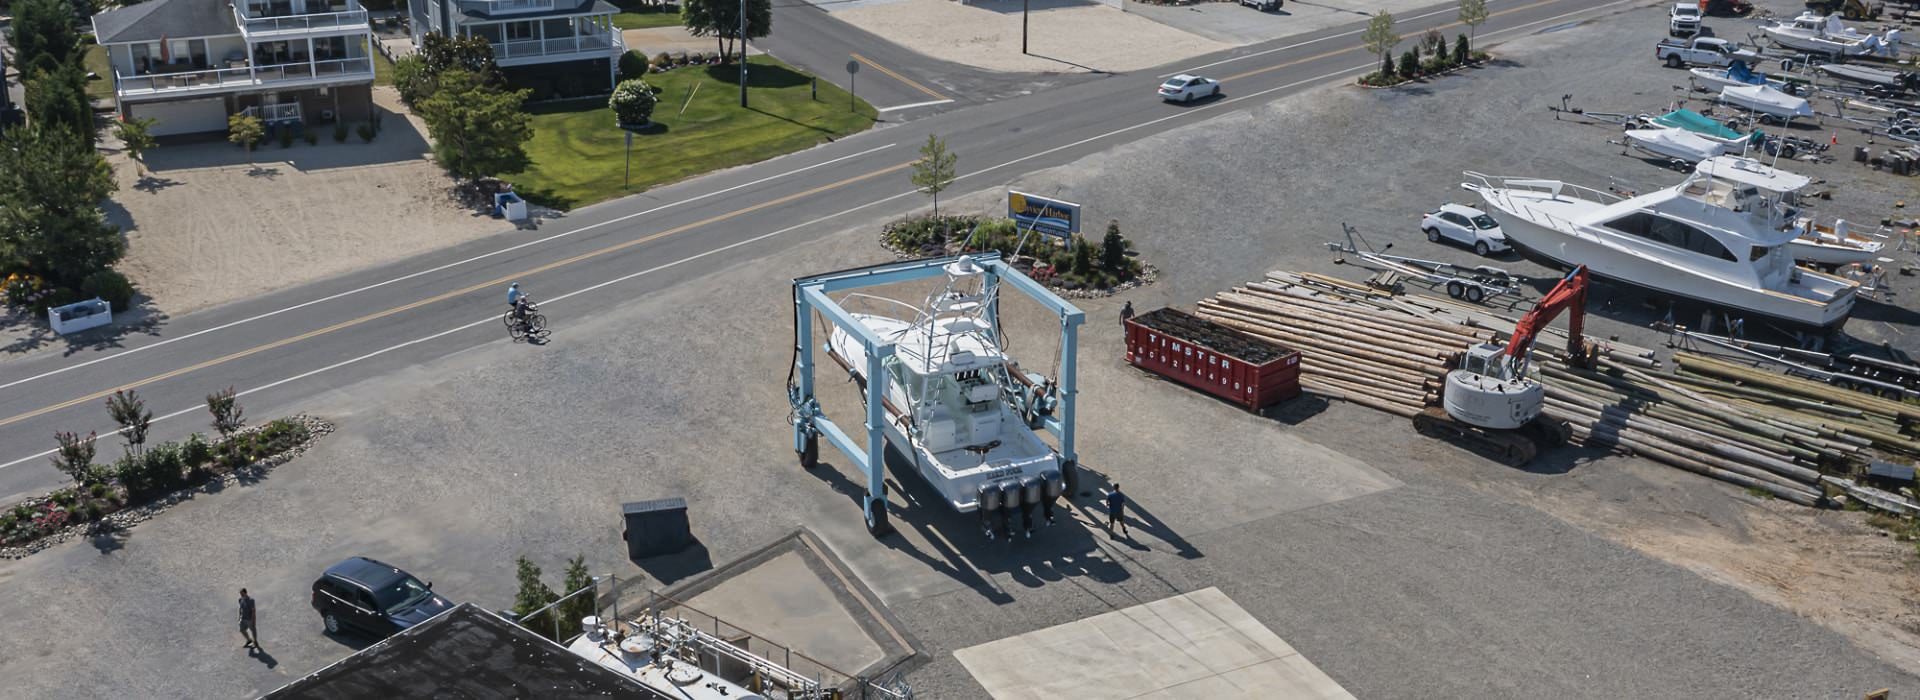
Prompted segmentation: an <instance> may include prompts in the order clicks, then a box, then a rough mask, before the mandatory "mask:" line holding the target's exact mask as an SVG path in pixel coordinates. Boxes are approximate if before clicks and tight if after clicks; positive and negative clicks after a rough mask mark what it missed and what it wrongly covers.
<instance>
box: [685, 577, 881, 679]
mask: <svg viewBox="0 0 1920 700" xmlns="http://www.w3.org/2000/svg"><path fill="white" fill-rule="evenodd" d="M687 604H688V605H691V606H693V607H694V608H697V609H699V610H701V611H702V612H706V613H708V614H710V615H714V616H717V617H719V618H720V619H723V620H731V621H736V622H738V623H739V624H744V625H748V626H750V627H751V628H752V632H753V633H754V634H756V635H760V636H764V637H766V638H767V639H770V640H773V641H775V642H778V643H780V644H785V645H788V646H791V647H793V648H794V649H796V650H798V651H800V652H801V653H803V654H806V655H807V656H809V657H812V658H813V659H815V660H817V661H820V662H822V663H825V664H827V665H828V666H832V667H833V668H835V669H846V670H849V671H855V672H857V671H858V670H859V669H864V668H866V667H868V666H870V665H872V664H874V663H878V662H879V661H880V660H881V659H884V658H886V653H885V652H884V651H882V650H881V649H880V645H878V644H875V643H873V640H872V639H868V638H867V635H866V633H865V632H864V631H862V630H861V628H860V623H859V622H858V621H856V620H854V619H853V615H851V614H849V613H848V612H847V609H846V608H845V607H843V606H841V605H840V601H839V600H838V599H837V598H836V597H835V596H834V594H833V591H832V590H831V589H829V588H828V587H827V585H826V583H825V582H823V581H821V580H820V577H819V576H816V575H814V572H813V570H812V569H810V568H808V567H807V560H806V559H805V558H803V557H802V556H801V554H800V553H799V552H787V553H785V554H781V555H778V556H775V557H774V558H772V559H769V560H767V561H766V562H765V563H762V564H760V565H759V566H756V567H754V568H753V569H751V570H748V571H744V572H741V573H739V574H737V575H734V576H733V577H731V578H728V579H727V580H726V581H723V582H721V583H720V584H719V585H716V586H714V587H713V588H710V589H708V590H707V591H706V592H703V593H701V594H699V595H697V596H694V597H693V599H692V600H689V601H687Z"/></svg>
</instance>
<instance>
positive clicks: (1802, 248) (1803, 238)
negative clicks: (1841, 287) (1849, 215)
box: [1787, 218, 1887, 268]
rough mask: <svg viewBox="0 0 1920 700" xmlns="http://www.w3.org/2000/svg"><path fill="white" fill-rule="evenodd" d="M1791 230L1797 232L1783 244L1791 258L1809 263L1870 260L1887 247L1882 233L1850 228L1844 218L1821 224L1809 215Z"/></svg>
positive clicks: (1840, 264)
mask: <svg viewBox="0 0 1920 700" xmlns="http://www.w3.org/2000/svg"><path fill="white" fill-rule="evenodd" d="M1794 231H1795V232H1796V233H1797V234H1798V235H1797V236H1796V237H1795V238H1794V239H1793V241H1792V242H1791V243H1788V244H1787V247H1788V248H1789V250H1790V251H1791V252H1792V253H1793V259H1795V260H1798V261H1800V262H1803V263H1807V264H1809V265H1820V266H1824V267H1830V268H1833V267H1844V266H1847V265H1852V264H1854V263H1860V264H1867V263H1872V262H1873V261H1875V260H1877V259H1879V257H1880V252H1881V251H1883V250H1886V248H1887V238H1886V237H1885V236H1883V235H1879V234H1877V233H1871V234H1865V235H1863V234H1861V233H1859V232H1856V231H1853V230H1852V227H1851V226H1850V225H1848V223H1847V220H1846V219H1839V220H1836V221H1834V222H1833V225H1832V226H1821V225H1819V224H1816V223H1814V222H1813V219H1811V218H1802V219H1800V220H1799V221H1798V222H1797V223H1795V225H1794Z"/></svg>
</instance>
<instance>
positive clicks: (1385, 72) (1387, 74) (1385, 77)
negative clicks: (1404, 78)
mask: <svg viewBox="0 0 1920 700" xmlns="http://www.w3.org/2000/svg"><path fill="white" fill-rule="evenodd" d="M1380 80H1381V81H1383V82H1392V81H1393V57H1392V56H1381V57H1380Z"/></svg>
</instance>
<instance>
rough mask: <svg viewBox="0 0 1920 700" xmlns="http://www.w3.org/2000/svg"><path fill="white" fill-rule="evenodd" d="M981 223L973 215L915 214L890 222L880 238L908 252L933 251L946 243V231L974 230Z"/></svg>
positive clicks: (903, 251) (947, 232) (890, 245)
mask: <svg viewBox="0 0 1920 700" xmlns="http://www.w3.org/2000/svg"><path fill="white" fill-rule="evenodd" d="M979 223H980V220H979V218H978V217H972V216H937V217H936V216H913V217H908V218H905V219H899V220H896V221H892V222H889V223H888V224H887V225H886V227H884V228H882V229H881V230H880V240H881V241H882V242H884V243H886V244H887V246H888V247H890V248H893V249H894V250H897V251H900V252H902V253H907V254H909V255H918V254H922V253H931V252H934V251H933V250H931V249H938V248H944V247H945V246H946V244H947V234H949V233H951V232H955V231H959V232H962V233H964V232H967V231H971V230H973V227H975V226H977V225H979Z"/></svg>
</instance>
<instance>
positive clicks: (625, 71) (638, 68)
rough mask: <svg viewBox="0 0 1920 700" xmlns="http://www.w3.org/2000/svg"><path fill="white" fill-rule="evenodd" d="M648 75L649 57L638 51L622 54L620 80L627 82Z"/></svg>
mask: <svg viewBox="0 0 1920 700" xmlns="http://www.w3.org/2000/svg"><path fill="white" fill-rule="evenodd" d="M646 74H647V57H646V56H642V55H640V52H638V51H628V52H626V53H623V54H620V80H621V82H625V81H628V80H632V79H634V78H639V77H643V76H645V75H646Z"/></svg>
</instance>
